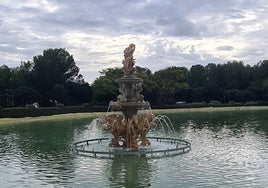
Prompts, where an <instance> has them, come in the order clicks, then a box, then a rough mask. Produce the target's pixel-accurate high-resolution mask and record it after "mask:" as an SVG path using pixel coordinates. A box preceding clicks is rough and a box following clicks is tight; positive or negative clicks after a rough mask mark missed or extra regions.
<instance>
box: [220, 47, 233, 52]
mask: <svg viewBox="0 0 268 188" xmlns="http://www.w3.org/2000/svg"><path fill="white" fill-rule="evenodd" d="M233 49H234V47H233V46H218V47H216V50H219V51H232V50H233Z"/></svg>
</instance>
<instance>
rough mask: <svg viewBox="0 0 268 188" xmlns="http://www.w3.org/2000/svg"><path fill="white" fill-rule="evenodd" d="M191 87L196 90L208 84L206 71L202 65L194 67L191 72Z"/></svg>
mask: <svg viewBox="0 0 268 188" xmlns="http://www.w3.org/2000/svg"><path fill="white" fill-rule="evenodd" d="M189 81H190V85H191V86H192V87H194V88H196V87H203V86H204V85H205V84H206V81H207V76H206V69H205V67H204V66H202V65H193V66H192V67H191V68H190V72H189Z"/></svg>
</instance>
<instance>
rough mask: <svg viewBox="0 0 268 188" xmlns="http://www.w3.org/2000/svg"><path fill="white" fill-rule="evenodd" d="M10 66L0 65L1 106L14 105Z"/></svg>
mask: <svg viewBox="0 0 268 188" xmlns="http://www.w3.org/2000/svg"><path fill="white" fill-rule="evenodd" d="M10 77H11V71H10V68H9V67H8V66H6V65H4V66H1V67H0V106H3V107H7V106H11V105H12V101H13V100H12V92H11V88H10Z"/></svg>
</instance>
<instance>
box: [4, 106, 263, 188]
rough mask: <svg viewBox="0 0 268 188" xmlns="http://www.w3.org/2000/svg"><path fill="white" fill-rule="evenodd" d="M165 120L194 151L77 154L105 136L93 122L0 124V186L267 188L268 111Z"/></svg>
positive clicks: (176, 116) (178, 116)
mask: <svg viewBox="0 0 268 188" xmlns="http://www.w3.org/2000/svg"><path fill="white" fill-rule="evenodd" d="M167 115H168V116H169V118H170V119H171V121H172V122H173V124H174V129H175V130H176V132H175V134H176V137H178V138H182V139H185V140H187V141H190V142H191V144H192V150H191V151H190V152H189V153H186V154H183V155H178V156H175V157H169V158H162V159H144V158H127V157H125V158H117V159H96V158H87V157H83V156H78V155H76V154H74V153H73V151H72V145H73V143H74V142H77V141H81V140H85V139H91V138H96V137H106V136H107V133H103V132H102V130H101V129H100V128H99V127H97V126H95V124H94V121H93V123H91V121H92V119H89V118H87V119H79V120H72V121H70V120H68V121H47V122H39V123H23V122H22V123H21V124H16V125H9V126H2V127H0V187H159V188H163V187H268V179H267V174H268V111H267V110H262V111H244V112H210V113H204V112H202V113H201V112H200V113H179V114H167ZM152 134H154V133H152Z"/></svg>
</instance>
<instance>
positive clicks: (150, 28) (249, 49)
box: [0, 0, 268, 83]
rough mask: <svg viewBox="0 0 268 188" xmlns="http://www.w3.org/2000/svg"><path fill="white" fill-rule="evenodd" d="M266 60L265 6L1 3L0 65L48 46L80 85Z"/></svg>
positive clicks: (58, 0) (106, 0) (90, 0)
mask: <svg viewBox="0 0 268 188" xmlns="http://www.w3.org/2000/svg"><path fill="white" fill-rule="evenodd" d="M131 43H134V44H135V45H136V50H135V52H134V58H135V59H136V65H137V66H140V67H146V68H149V69H150V70H151V71H153V72H155V71H158V70H160V69H164V68H167V67H170V66H183V67H187V68H190V67H191V66H192V65H196V64H201V65H204V66H205V65H207V64H208V63H216V64H218V63H227V62H228V61H234V60H236V61H243V62H244V63H245V64H248V65H251V66H253V65H255V64H257V63H258V62H259V61H261V60H264V59H268V58H267V55H266V54H268V47H267V44H268V1H267V0H217V1H216V0H187V1H186V0H135V1H130V0H23V1H22V0H1V1H0V57H1V59H0V66H1V65H7V66H9V67H17V66H19V65H20V63H21V61H32V59H33V57H34V56H37V55H40V54H42V53H43V51H44V50H46V49H48V48H65V50H66V51H68V52H69V53H70V54H71V55H73V57H74V60H75V62H76V65H77V66H78V67H79V68H80V73H81V74H82V75H83V77H84V79H85V80H86V81H87V82H89V83H92V82H93V81H94V80H95V79H96V78H97V77H98V76H99V75H100V73H99V71H101V70H103V69H106V68H111V67H122V60H123V59H124V55H123V51H124V49H125V48H126V47H128V45H129V44H131Z"/></svg>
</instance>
